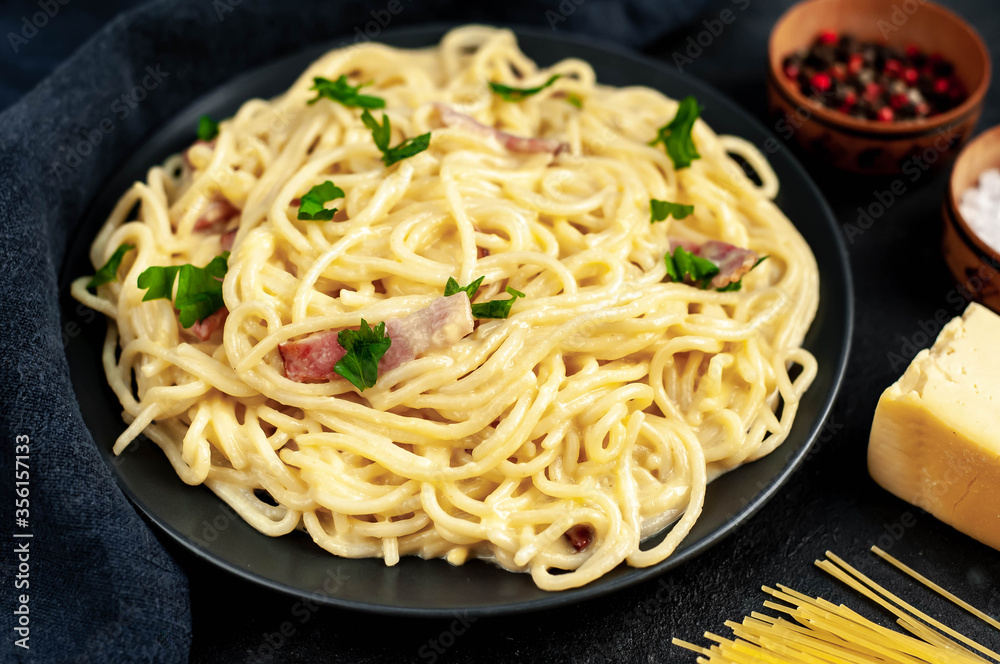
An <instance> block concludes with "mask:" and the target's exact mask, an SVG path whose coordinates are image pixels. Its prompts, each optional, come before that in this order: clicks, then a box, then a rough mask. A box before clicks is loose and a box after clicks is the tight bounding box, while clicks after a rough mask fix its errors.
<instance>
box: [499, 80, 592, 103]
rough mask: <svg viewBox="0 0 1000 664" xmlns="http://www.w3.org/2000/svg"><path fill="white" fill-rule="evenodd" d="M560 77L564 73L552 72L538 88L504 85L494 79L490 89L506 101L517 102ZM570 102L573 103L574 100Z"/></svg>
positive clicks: (539, 90) (536, 92)
mask: <svg viewBox="0 0 1000 664" xmlns="http://www.w3.org/2000/svg"><path fill="white" fill-rule="evenodd" d="M560 77H562V74H552V76H549V80H547V81H545V82H544V83H542V84H541V85H539V86H538V87H536V88H513V87H511V86H509V85H504V84H503V83H494V82H493V81H490V82H489V83H490V90H492V91H493V92H495V93H496V94H498V95H500V98H501V99H503V100H504V101H514V102H517V101H521V100H522V99H526V98H527V97H530V96H531V95H536V94H538V93H539V92H541V91H542V90H544V89H545V88H547V87H549V86H550V85H552V84H553V83H555V82H556V79H558V78H560ZM570 103H571V104H572V103H573V102H570Z"/></svg>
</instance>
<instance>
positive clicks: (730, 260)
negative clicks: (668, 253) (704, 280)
mask: <svg viewBox="0 0 1000 664" xmlns="http://www.w3.org/2000/svg"><path fill="white" fill-rule="evenodd" d="M670 246H671V247H673V248H674V249H676V248H677V247H684V249H685V251H690V252H691V253H692V254H694V255H695V256H700V257H702V258H704V259H706V260H710V261H712V262H713V263H715V264H716V265H717V266H718V267H719V273H718V274H717V275H715V277H713V278H712V282H711V285H712V287H713V288H724V287H725V286H728V285H729V284H731V283H734V282H737V281H739V280H740V279H742V278H743V275H745V274H746V273H747V272H749V271H750V270H752V269H753V266H754V265H756V264H757V259H758V256H757V252H755V251H751V250H749V249H743V248H742V247H737V246H735V245H732V244H729V243H728V242H722V241H720V240H709V241H708V242H705V243H704V244H698V243H696V242H692V241H691V240H679V239H676V238H671V239H670Z"/></svg>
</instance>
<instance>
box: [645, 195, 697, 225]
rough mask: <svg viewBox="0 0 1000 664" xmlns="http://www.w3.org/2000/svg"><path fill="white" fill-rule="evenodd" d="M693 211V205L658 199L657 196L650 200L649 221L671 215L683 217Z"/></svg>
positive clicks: (659, 219) (675, 217)
mask: <svg viewBox="0 0 1000 664" xmlns="http://www.w3.org/2000/svg"><path fill="white" fill-rule="evenodd" d="M692 212H694V206H693V205H683V204H681V203H671V202H670V201H658V200H656V199H655V198H653V199H650V201H649V223H653V222H656V221H663V220H664V219H666V218H667V217H669V216H672V217H673V218H674V219H683V218H684V217H686V216H688V215H689V214H691V213H692Z"/></svg>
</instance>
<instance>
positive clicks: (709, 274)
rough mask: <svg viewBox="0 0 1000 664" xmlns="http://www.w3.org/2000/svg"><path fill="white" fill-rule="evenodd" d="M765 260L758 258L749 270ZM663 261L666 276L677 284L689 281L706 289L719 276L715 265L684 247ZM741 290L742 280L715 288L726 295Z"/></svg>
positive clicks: (678, 248) (763, 257)
mask: <svg viewBox="0 0 1000 664" xmlns="http://www.w3.org/2000/svg"><path fill="white" fill-rule="evenodd" d="M767 258H768V256H762V257H761V258H758V259H757V262H756V263H754V264H753V267H751V268H750V270H753V269H754V268H755V267H757V266H758V265H760V264H761V263H763V262H764V261H765V260H767ZM665 259H666V262H667V275H668V276H669V277H670V278H671V279H672V280H674V281H677V282H684V281H690V282H693V285H697V286H698V288H701V289H705V288H708V287H709V285H710V284H711V282H712V278H713V277H714V276H715V275H717V274H719V267H718V266H717V265H716V264H715V263H713V262H712V261H710V260H708V259H707V258H702V257H701V256H696V255H694V254H693V253H691V252H690V251H687V250H686V249H685V248H684V247H677V248H676V249H674V253H673V256H671V255H670V254H669V253H668V254H667V255H666V256H665ZM750 270H748V272H749V271H750ZM741 288H743V279H739V280H738V281H732V282H730V283H728V284H726V285H725V286H723V287H722V288H716V289H715V290H717V291H718V292H720V293H728V292H731V291H738V290H740V289H741Z"/></svg>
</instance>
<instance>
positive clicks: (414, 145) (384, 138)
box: [361, 109, 431, 166]
mask: <svg viewBox="0 0 1000 664" xmlns="http://www.w3.org/2000/svg"><path fill="white" fill-rule="evenodd" d="M361 121H362V122H364V123H365V126H366V127H368V128H369V129H370V130H371V132H372V140H374V141H375V146H376V147H377V148H378V149H379V150H380V151H381V152H382V162H383V163H384V164H385V165H386V166H392V165H393V164H395V163H396V162H397V161H401V160H403V159H406V158H408V157H412V156H413V155H415V154H419V153H421V152H423V151H424V150H426V149H427V148H428V147H430V144H431V133H430V132H427V133H426V134H421V135H420V136H414V137H413V138H408V139H406V140H405V141H403V142H402V143H400V144H399V145H397V146H396V147H394V148H390V147H389V138H390V137H391V136H392V126H391V125H390V124H389V116H388V115H386V114H385V113H383V114H382V124H379V123H378V121H376V120H375V118H374V117H372V114H371V113H369V112H368V111H367V109H366V110H365V112H364V113H362V114H361Z"/></svg>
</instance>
